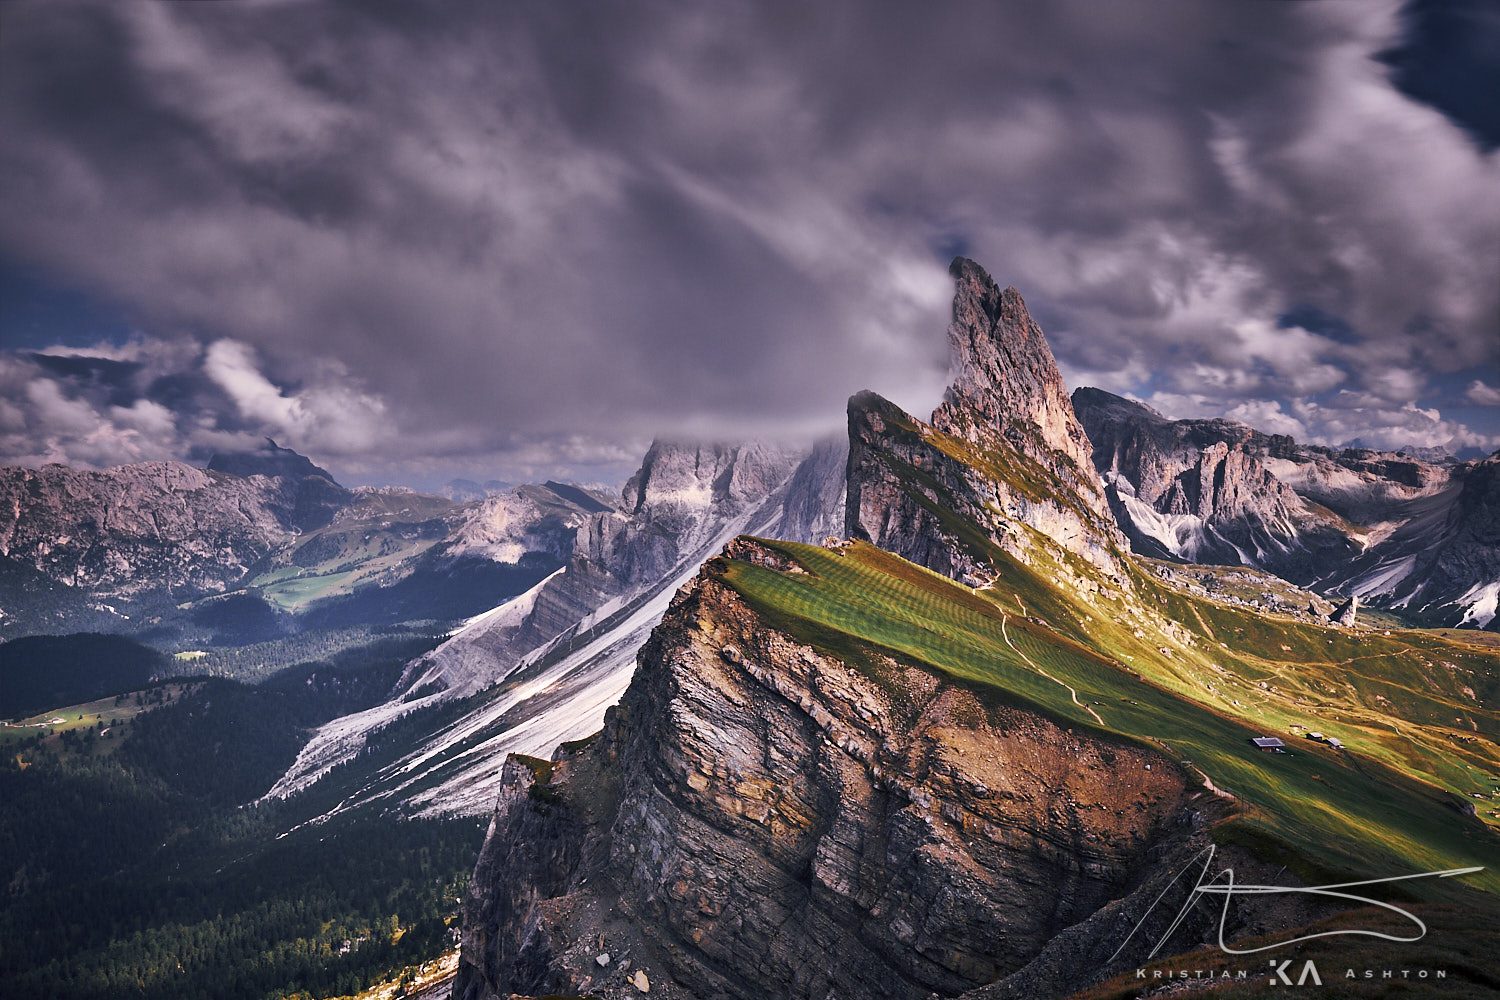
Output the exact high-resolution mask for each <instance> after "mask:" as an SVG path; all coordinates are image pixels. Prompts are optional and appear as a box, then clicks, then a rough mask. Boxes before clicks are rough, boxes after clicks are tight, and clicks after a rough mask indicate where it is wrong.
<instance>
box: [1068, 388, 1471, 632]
mask: <svg viewBox="0 0 1500 1000" xmlns="http://www.w3.org/2000/svg"><path fill="white" fill-rule="evenodd" d="M1073 408H1074V412H1075V413H1076V414H1077V415H1078V418H1079V420H1080V421H1081V422H1082V425H1083V427H1084V429H1085V430H1086V431H1087V432H1088V436H1089V439H1090V440H1091V442H1092V443H1093V463H1094V466H1095V467H1096V468H1097V469H1098V471H1099V473H1100V474H1101V475H1102V476H1103V477H1104V479H1105V480H1106V482H1107V483H1108V486H1107V487H1106V496H1107V497H1108V499H1109V502H1110V507H1111V510H1112V511H1113V513H1114V516H1115V518H1116V520H1117V521H1118V523H1119V525H1120V527H1121V529H1122V530H1123V531H1124V532H1125V534H1126V535H1127V536H1128V537H1129V539H1130V542H1131V545H1132V546H1133V547H1134V548H1135V550H1136V551H1138V552H1141V553H1143V554H1146V555H1152V556H1159V557H1163V558H1170V559H1182V560H1187V561H1190V562H1201V563H1221V564H1237V563H1238V564H1244V565H1249V566H1255V567H1258V568H1261V569H1265V570H1269V571H1270V572H1272V573H1275V574H1277V575H1278V576H1281V577H1282V578H1284V579H1287V580H1290V581H1292V582H1293V583H1298V584H1303V585H1311V584H1313V583H1314V582H1315V583H1316V585H1317V586H1318V588H1319V589H1320V590H1322V591H1324V592H1325V593H1328V594H1329V595H1331V596H1340V595H1357V596H1359V597H1360V598H1361V599H1362V600H1364V601H1366V602H1369V603H1373V604H1375V605H1377V606H1384V607H1391V608H1398V609H1401V610H1403V611H1405V612H1407V613H1413V614H1416V615H1417V616H1419V617H1421V618H1422V619H1425V620H1427V621H1429V622H1431V623H1432V624H1437V625H1458V624H1466V625H1468V624H1473V625H1479V626H1480V627H1489V626H1492V625H1493V624H1494V623H1495V621H1496V599H1497V594H1500V582H1497V581H1500V516H1497V515H1496V513H1495V512H1496V510H1497V507H1500V501H1497V499H1496V497H1497V496H1500V488H1497V484H1500V474H1497V473H1496V471H1495V470H1496V469H1500V459H1496V458H1495V457H1491V458H1490V459H1487V460H1484V461H1479V462H1467V463H1461V464H1459V463H1455V462H1454V461H1453V460H1452V459H1448V460H1446V461H1444V462H1434V461H1429V460H1426V459H1423V458H1419V457H1416V456H1413V455H1409V454H1405V453H1397V452H1380V451H1371V450H1368V449H1344V450H1342V451H1336V450H1334V449H1330V448H1322V447H1318V446H1313V445H1303V444H1298V443H1297V442H1296V441H1294V440H1292V439H1291V438H1290V437H1287V436H1285V435H1271V434H1264V433H1261V432H1260V431H1257V430H1255V429H1254V428H1251V427H1247V426H1246V425H1244V424H1242V423H1239V422H1237V421H1234V420H1221V419H1212V420H1169V419H1167V418H1166V417H1164V416H1162V415H1161V414H1160V413H1157V412H1156V411H1155V410H1153V409H1151V408H1150V407H1148V406H1145V405H1143V404H1141V403H1137V402H1134V401H1132V400H1128V399H1123V398H1121V397H1119V396H1115V395H1113V394H1111V393H1108V392H1104V391H1102V390H1099V389H1088V388H1082V389H1078V390H1077V391H1075V392H1074V393H1073Z"/></svg>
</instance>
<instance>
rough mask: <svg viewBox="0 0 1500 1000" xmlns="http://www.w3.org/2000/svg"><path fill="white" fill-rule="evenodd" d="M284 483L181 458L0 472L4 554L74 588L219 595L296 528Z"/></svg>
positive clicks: (1, 549) (1, 550) (0, 552)
mask: <svg viewBox="0 0 1500 1000" xmlns="http://www.w3.org/2000/svg"><path fill="white" fill-rule="evenodd" d="M294 510H295V495H294V494H293V495H289V491H287V490H286V489H284V483H283V481H281V480H268V479H264V478H256V479H241V478H239V477H237V476H231V475H228V474H225V473H218V472H205V471H204V470H202V469H197V468H194V467H192V466H190V465H184V464H182V463H180V462H147V463H142V464H139V465H127V466H121V467H119V468H116V469H111V470H109V471H107V472H87V471H81V470H76V469H69V468H66V467H65V466H61V465H48V466H45V467H43V468H41V469H25V468H18V467H9V468H4V469H0V555H5V556H8V557H9V558H11V559H14V560H16V561H18V562H20V563H22V564H24V565H26V566H29V567H31V568H33V569H35V570H37V571H39V572H41V573H43V574H44V575H46V576H47V577H49V578H51V579H53V580H57V581H59V582H61V583H65V584H67V585H68V586H71V587H75V588H80V589H86V590H91V591H94V592H96V593H101V594H106V595H119V596H132V595H135V594H140V593H143V592H145V591H147V590H154V589H157V588H165V589H167V590H169V591H171V592H173V593H178V594H181V595H182V596H195V595H197V594H203V593H216V592H219V591H222V590H224V589H225V588H227V587H228V586H230V585H231V584H232V583H234V582H235V581H237V580H239V579H240V578H241V577H243V576H244V574H245V573H246V571H247V570H248V569H249V568H250V567H251V566H252V565H253V564H254V563H255V562H257V561H258V560H260V559H261V558H263V557H265V556H266V555H267V554H268V553H270V552H271V551H272V550H273V549H275V548H277V547H278V546H280V545H282V544H284V543H285V542H286V541H287V540H288V539H289V538H291V537H292V535H293V533H294V530H295V529H294V527H293V524H292V520H293V511H294Z"/></svg>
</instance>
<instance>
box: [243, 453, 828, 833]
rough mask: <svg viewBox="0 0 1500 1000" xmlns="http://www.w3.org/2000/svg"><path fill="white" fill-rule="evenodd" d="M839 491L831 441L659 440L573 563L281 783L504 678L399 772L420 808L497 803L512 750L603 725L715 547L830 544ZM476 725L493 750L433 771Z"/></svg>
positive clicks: (306, 778)
mask: <svg viewBox="0 0 1500 1000" xmlns="http://www.w3.org/2000/svg"><path fill="white" fill-rule="evenodd" d="M799 458H800V461H798V459H799ZM843 491H844V450H843V448H842V447H840V446H839V445H838V444H837V443H835V442H825V443H823V444H820V445H818V446H817V447H815V448H814V449H813V450H812V451H811V453H809V454H806V455H803V456H798V455H796V454H791V453H788V452H786V451H782V450H778V449H772V448H767V447H765V446H763V445H758V444H749V445H741V446H731V445H696V444H671V443H667V442H656V443H655V444H653V445H652V447H651V449H650V451H649V452H648V454H647V456H646V458H645V460H644V461H643V462H642V466H641V469H640V470H639V471H638V472H637V473H636V474H635V475H634V476H633V477H631V479H630V481H629V483H628V484H627V485H626V487H625V489H624V491H623V495H622V497H621V499H620V501H619V503H618V505H617V506H616V507H606V506H604V505H602V504H601V505H600V506H601V507H602V508H603V509H600V510H597V511H595V512H594V513H592V514H590V515H588V516H587V517H586V518H584V519H583V520H582V523H580V524H579V525H578V527H577V528H576V530H575V534H574V537H573V539H572V546H571V553H572V554H571V556H570V557H569V558H568V561H567V563H566V565H565V566H564V567H563V568H562V569H560V570H559V571H558V572H556V573H554V574H553V575H552V576H550V577H548V578H547V579H545V580H543V581H542V582H541V583H540V584H538V585H537V586H535V587H533V588H532V589H531V590H530V591H528V592H527V593H525V594H523V595H521V596H520V597H517V598H515V599H514V600H511V601H509V602H507V603H506V604H504V605H502V606H500V607H497V608H495V609H494V610H493V611H490V612H487V613H486V614H483V615H480V616H478V617H477V618H476V619H474V620H473V621H471V622H470V623H468V624H467V625H466V626H465V627H464V628H463V629H461V630H460V631H459V632H458V633H457V634H455V635H454V636H453V637H452V638H451V639H449V640H448V641H447V642H446V643H444V644H443V645H441V646H439V647H438V648H437V649H435V650H433V651H432V652H431V653H428V654H426V655H425V656H422V657H420V658H419V659H417V660H415V661H413V662H412V663H411V664H409V665H408V667H407V669H406V672H405V674H404V676H403V678H402V680H401V682H400V684H399V685H398V690H397V693H396V694H395V696H394V697H393V698H392V700H391V701H389V702H387V703H386V704H384V705H380V706H377V707H376V708H373V709H370V710H368V711H366V712H362V713H359V714H358V715H354V716H349V717H346V718H343V719H337V720H334V721H333V722H331V723H329V724H328V725H326V726H324V727H323V728H322V729H320V730H319V732H318V733H317V734H316V735H315V736H314V738H313V740H312V741H311V742H310V743H309V744H308V745H307V747H306V748H304V750H303V752H302V753H301V754H300V755H299V757H298V760H297V763H296V764H295V765H294V766H293V767H292V769H291V770H290V771H288V773H287V774H286V775H285V776H284V777H283V778H282V780H281V781H280V782H278V784H277V786H276V788H275V789H273V792H272V793H273V794H276V795H285V794H290V793H292V792H295V791H297V790H299V789H301V788H305V787H306V786H307V785H308V784H309V783H311V782H312V781H315V780H317V779H318V777H319V776H320V775H322V774H323V773H326V772H327V770H328V769H329V768H330V767H332V766H333V765H334V764H337V763H338V762H340V761H342V760H346V759H348V758H349V757H350V756H352V755H353V754H355V753H358V752H359V750H360V748H361V747H362V746H363V745H364V742H365V740H366V738H367V737H368V734H369V733H371V732H373V731H375V730H376V729H378V728H379V727H381V726H383V725H385V724H386V723H388V722H389V721H390V720H391V719H392V718H395V717H396V716H398V715H400V714H401V713H403V712H407V711H410V710H411V709H412V708H414V707H420V706H421V705H425V704H430V703H433V702H436V701H439V700H446V699H450V698H455V697H461V696H465V695H470V694H474V693H476V692H479V691H481V690H483V689H485V688H487V687H490V686H492V685H496V684H499V683H501V682H502V681H503V682H504V686H503V687H501V688H499V689H497V690H496V693H495V696H494V697H493V698H490V699H485V700H484V701H483V702H482V703H480V704H479V705H477V707H475V708H474V709H473V711H472V712H470V713H469V714H467V715H465V716H464V717H463V718H461V719H460V720H458V721H457V722H456V723H454V724H452V725H451V726H448V727H447V728H445V729H443V730H442V731H440V732H435V733H433V734H431V736H430V738H428V739H427V740H426V741H425V742H424V744H423V745H422V746H421V747H419V748H416V749H414V752H413V758H414V759H415V758H420V759H419V760H417V762H416V763H414V764H412V765H411V766H407V762H405V761H403V762H402V763H401V764H399V765H398V766H397V767H395V768H394V769H393V770H392V783H393V785H395V786H397V787H398V789H399V788H401V787H405V786H406V785H409V784H411V783H412V782H413V781H415V780H417V779H422V780H423V782H424V788H423V790H422V792H421V798H420V801H416V802H414V803H413V804H414V805H415V807H416V808H418V809H419V810H424V811H428V812H434V813H454V812H462V813H474V814H483V813H485V812H488V811H489V809H490V807H491V806H492V805H493V802H494V794H495V790H496V788H497V787H498V782H499V780H500V777H501V772H500V769H501V763H502V761H503V759H504V758H503V755H504V753H505V752H507V751H516V752H520V753H542V754H547V753H550V752H551V751H552V748H553V747H555V746H557V744H558V743H559V742H562V741H565V740H571V739H577V738H578V737H581V736H586V735H588V734H590V733H593V732H597V731H598V728H599V726H600V725H601V724H602V722H603V718H604V711H605V709H606V708H608V707H609V706H610V705H612V704H614V703H615V702H616V701H617V700H618V699H619V697H620V695H621V693H622V692H623V691H624V690H625V687H626V685H627V684H628V683H629V681H630V677H631V673H632V671H633V670H634V667H635V653H636V651H637V650H638V649H639V648H640V647H641V645H642V644H643V643H644V642H645V641H646V638H647V636H648V635H649V634H650V632H651V629H652V628H653V627H654V626H655V625H656V624H657V622H659V621H660V620H661V616H662V615H663V614H664V613H665V612H666V609H667V604H668V602H669V601H670V599H671V596H672V593H673V592H674V591H675V590H676V589H677V588H678V587H679V586H681V585H682V584H683V583H684V582H685V581H686V580H688V579H690V578H691V577H692V576H693V575H694V574H695V573H696V572H697V570H698V567H699V566H700V565H701V564H702V562H703V561H704V560H706V559H708V558H710V557H711V556H713V555H714V554H715V553H717V552H718V551H719V550H720V549H722V547H723V546H724V544H725V543H726V542H728V541H729V540H730V539H731V538H733V537H734V536H735V535H736V534H739V533H741V532H747V531H748V532H754V533H758V534H766V535H772V536H776V537H782V538H787V539H789V540H792V541H813V540H817V541H822V540H823V539H824V538H826V537H827V536H828V534H830V533H831V532H830V527H829V526H830V525H833V524H837V523H839V522H840V521H841V520H842V511H843ZM833 530H834V531H836V530H837V529H833ZM477 732H482V733H486V734H490V735H491V736H492V739H491V740H490V743H489V744H488V749H489V752H488V753H486V754H481V755H462V756H460V757H458V758H456V762H455V760H450V759H448V758H447V756H443V757H442V758H441V761H442V767H443V768H444V770H443V771H442V773H441V774H431V773H429V772H428V768H429V767H430V766H432V765H431V764H430V762H431V761H432V760H434V759H437V754H438V752H439V751H441V750H443V749H444V748H445V747H449V746H451V745H452V744H453V743H454V742H456V741H464V740H470V739H473V738H474V734H475V733H477ZM368 791H372V792H374V791H379V792H380V793H381V794H387V793H389V792H390V786H385V787H382V788H379V789H370V790H368ZM396 794H398V795H399V794H402V793H401V792H399V790H398V791H397V792H396Z"/></svg>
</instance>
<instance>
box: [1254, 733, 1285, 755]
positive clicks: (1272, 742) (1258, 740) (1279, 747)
mask: <svg viewBox="0 0 1500 1000" xmlns="http://www.w3.org/2000/svg"><path fill="white" fill-rule="evenodd" d="M1250 742H1251V743H1254V744H1255V746H1256V748H1257V749H1260V750H1264V751H1265V752H1266V753H1285V752H1286V751H1285V749H1283V748H1284V747H1285V746H1286V744H1285V743H1283V742H1281V737H1279V736H1252V737H1251V738H1250Z"/></svg>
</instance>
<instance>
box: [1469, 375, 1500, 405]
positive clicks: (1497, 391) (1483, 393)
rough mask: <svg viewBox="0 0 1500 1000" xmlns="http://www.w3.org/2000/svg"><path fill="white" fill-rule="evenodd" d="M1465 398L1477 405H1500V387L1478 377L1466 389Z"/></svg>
mask: <svg viewBox="0 0 1500 1000" xmlns="http://www.w3.org/2000/svg"><path fill="white" fill-rule="evenodd" d="M1464 398H1465V399H1467V400H1468V401H1469V402H1471V403H1474V404H1475V405H1476V406H1500V387H1496V386H1493V385H1486V384H1485V383H1484V382H1482V381H1480V380H1479V379H1477V378H1476V379H1475V380H1474V381H1472V382H1470V383H1469V387H1468V388H1467V389H1465V390H1464Z"/></svg>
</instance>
